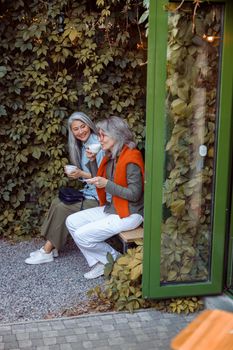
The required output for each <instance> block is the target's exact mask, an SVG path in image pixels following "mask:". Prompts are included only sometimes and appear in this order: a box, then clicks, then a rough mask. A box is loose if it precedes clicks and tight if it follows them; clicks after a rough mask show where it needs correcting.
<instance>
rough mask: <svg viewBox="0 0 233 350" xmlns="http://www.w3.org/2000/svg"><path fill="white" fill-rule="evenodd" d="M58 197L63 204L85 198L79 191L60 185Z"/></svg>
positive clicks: (80, 200)
mask: <svg viewBox="0 0 233 350" xmlns="http://www.w3.org/2000/svg"><path fill="white" fill-rule="evenodd" d="M58 197H59V199H60V200H61V201H62V202H63V203H65V204H74V203H77V202H83V200H84V199H85V197H84V194H83V193H82V192H81V191H79V190H77V189H75V188H71V187H61V188H60V189H59V194H58Z"/></svg>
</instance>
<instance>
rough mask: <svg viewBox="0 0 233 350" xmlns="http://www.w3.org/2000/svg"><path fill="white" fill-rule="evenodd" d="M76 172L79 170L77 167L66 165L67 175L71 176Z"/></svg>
mask: <svg viewBox="0 0 233 350" xmlns="http://www.w3.org/2000/svg"><path fill="white" fill-rule="evenodd" d="M75 170H77V167H76V165H71V164H68V165H65V171H66V173H67V174H70V173H72V172H73V171H75Z"/></svg>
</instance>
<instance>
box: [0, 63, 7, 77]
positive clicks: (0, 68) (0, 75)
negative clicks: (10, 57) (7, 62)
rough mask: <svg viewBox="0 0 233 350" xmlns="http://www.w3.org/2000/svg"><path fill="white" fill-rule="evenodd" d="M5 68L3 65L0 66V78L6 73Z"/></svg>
mask: <svg viewBox="0 0 233 350" xmlns="http://www.w3.org/2000/svg"><path fill="white" fill-rule="evenodd" d="M6 73H7V69H6V67H5V66H0V78H2V77H4V75H6Z"/></svg>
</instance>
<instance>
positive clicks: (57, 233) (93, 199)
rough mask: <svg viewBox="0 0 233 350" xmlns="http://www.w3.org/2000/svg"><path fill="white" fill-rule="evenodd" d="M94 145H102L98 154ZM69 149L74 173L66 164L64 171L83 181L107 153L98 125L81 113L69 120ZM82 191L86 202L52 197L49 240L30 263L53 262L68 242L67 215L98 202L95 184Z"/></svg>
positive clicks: (45, 232) (47, 223)
mask: <svg viewBox="0 0 233 350" xmlns="http://www.w3.org/2000/svg"><path fill="white" fill-rule="evenodd" d="M94 145H95V147H97V149H98V148H99V152H98V153H97V154H93V151H92V150H91V149H92V148H93V146H94ZM68 148H69V155H70V160H71V162H72V164H73V165H74V166H75V167H74V170H73V171H71V172H67V170H66V169H67V168H66V167H65V174H66V175H67V176H68V177H69V178H70V179H79V180H81V181H83V179H85V180H86V179H89V178H91V168H92V167H93V168H94V169H97V168H98V166H99V164H100V162H101V160H102V159H103V156H104V152H103V151H102V150H100V149H101V147H100V143H99V140H98V137H97V129H96V126H95V125H94V123H93V122H92V121H91V119H90V118H89V117H88V116H87V115H86V114H84V113H82V112H75V113H73V114H72V115H71V116H70V117H69V119H68ZM95 171H96V170H95ZM81 191H82V192H83V195H84V200H83V202H76V203H74V204H65V203H63V202H62V201H61V200H60V199H59V198H55V199H54V200H53V202H52V204H51V206H50V208H49V211H48V214H47V217H46V219H45V221H44V223H43V225H42V228H41V233H42V236H44V237H45V238H46V242H45V244H44V246H43V247H42V248H40V249H39V250H37V251H34V252H32V253H30V256H29V258H27V259H26V260H25V262H26V263H27V264H31V265H35V264H42V263H46V262H52V261H53V260H54V257H57V256H58V250H60V249H61V248H62V246H63V245H64V244H65V242H66V239H67V236H68V231H67V229H66V226H65V220H66V218H67V216H68V215H70V214H72V213H76V212H78V211H80V210H82V209H87V208H92V207H95V206H96V205H97V204H98V202H97V193H96V188H95V186H94V185H93V184H87V183H86V184H85V186H84V188H83V189H82V190H81Z"/></svg>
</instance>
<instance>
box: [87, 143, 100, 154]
mask: <svg viewBox="0 0 233 350" xmlns="http://www.w3.org/2000/svg"><path fill="white" fill-rule="evenodd" d="M100 148H101V145H100V144H99V143H93V144H91V145H87V149H88V150H89V151H90V152H91V153H98V152H99V150H100Z"/></svg>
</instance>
